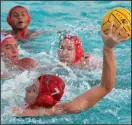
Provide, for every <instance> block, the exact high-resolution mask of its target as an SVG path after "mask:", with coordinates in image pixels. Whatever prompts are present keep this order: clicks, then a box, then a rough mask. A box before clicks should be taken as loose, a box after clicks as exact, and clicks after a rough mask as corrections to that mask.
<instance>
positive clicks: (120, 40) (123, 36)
mask: <svg viewBox="0 0 132 125" xmlns="http://www.w3.org/2000/svg"><path fill="white" fill-rule="evenodd" d="M128 39H129V37H128V32H126V33H125V34H122V35H121V36H120V37H119V39H118V41H119V42H124V41H125V40H128Z"/></svg>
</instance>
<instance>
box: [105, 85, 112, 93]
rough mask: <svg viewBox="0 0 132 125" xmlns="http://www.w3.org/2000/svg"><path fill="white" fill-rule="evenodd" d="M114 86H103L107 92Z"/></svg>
mask: <svg viewBox="0 0 132 125" xmlns="http://www.w3.org/2000/svg"><path fill="white" fill-rule="evenodd" d="M113 88H114V86H109V87H105V90H106V92H107V93H109V92H111V91H112V89H113Z"/></svg>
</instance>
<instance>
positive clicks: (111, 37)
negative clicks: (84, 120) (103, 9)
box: [18, 24, 127, 116]
mask: <svg viewBox="0 0 132 125" xmlns="http://www.w3.org/2000/svg"><path fill="white" fill-rule="evenodd" d="M112 27H113V24H111V25H110V28H109V32H108V34H107V35H105V34H104V33H103V32H102V39H103V42H104V47H103V70H102V77H101V83H100V84H99V85H98V86H96V87H94V88H92V89H90V90H88V91H86V92H85V93H83V94H81V95H80V96H78V97H76V98H75V99H73V100H72V101H69V102H65V103H62V104H58V105H56V106H54V107H53V108H51V109H42V108H41V109H35V110H32V109H27V110H24V111H23V113H22V114H18V116H42V115H57V114H64V113H78V112H80V111H82V110H84V109H88V108H90V107H92V106H93V105H95V104H96V103H97V102H98V101H100V100H101V99H102V98H103V97H104V96H105V95H107V94H108V93H109V92H110V91H111V90H112V89H113V87H114V84H115V59H114V53H113V48H114V47H115V45H116V44H117V43H119V42H122V41H124V40H126V37H127V34H124V36H122V37H121V36H119V35H118V34H119V32H120V30H121V29H122V26H121V27H120V28H119V29H118V30H117V32H116V33H114V34H113V33H112Z"/></svg>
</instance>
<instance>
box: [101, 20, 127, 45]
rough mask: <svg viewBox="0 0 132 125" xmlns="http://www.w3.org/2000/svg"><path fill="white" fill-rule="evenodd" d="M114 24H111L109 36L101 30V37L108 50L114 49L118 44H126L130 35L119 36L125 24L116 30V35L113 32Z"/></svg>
mask: <svg viewBox="0 0 132 125" xmlns="http://www.w3.org/2000/svg"><path fill="white" fill-rule="evenodd" d="M112 28H113V22H112V23H111V24H110V27H109V30H108V33H107V35H106V34H104V33H103V31H102V29H101V35H102V39H103V42H104V45H105V46H106V47H108V48H114V47H115V46H116V45H117V44H118V43H120V42H124V41H125V40H127V39H128V38H127V37H128V33H127V32H126V33H125V34H124V35H122V36H121V35H119V33H120V31H121V30H122V28H123V24H122V25H121V26H120V27H119V28H118V29H117V30H116V32H115V33H113V32H112Z"/></svg>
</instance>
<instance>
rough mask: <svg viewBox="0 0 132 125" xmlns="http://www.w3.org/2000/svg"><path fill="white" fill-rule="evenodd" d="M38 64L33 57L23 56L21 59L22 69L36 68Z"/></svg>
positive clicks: (20, 65)
mask: <svg viewBox="0 0 132 125" xmlns="http://www.w3.org/2000/svg"><path fill="white" fill-rule="evenodd" d="M37 65H38V63H37V61H36V60H34V59H32V58H23V59H20V60H19V67H20V68H22V69H30V68H34V67H36V66H37Z"/></svg>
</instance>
